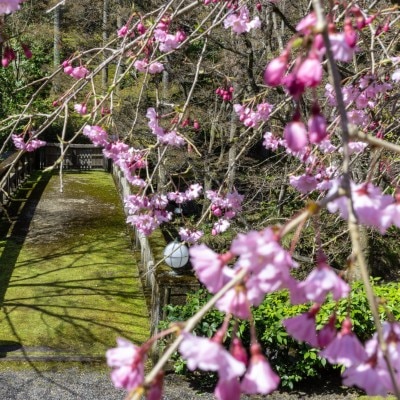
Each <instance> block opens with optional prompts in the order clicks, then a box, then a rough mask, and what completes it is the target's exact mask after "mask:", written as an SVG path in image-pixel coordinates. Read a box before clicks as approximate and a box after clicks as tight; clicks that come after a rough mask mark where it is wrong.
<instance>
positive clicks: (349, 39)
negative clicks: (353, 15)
mask: <svg viewBox="0 0 400 400" xmlns="http://www.w3.org/2000/svg"><path fill="white" fill-rule="evenodd" d="M344 39H345V41H346V43H347V44H348V45H349V47H351V48H354V47H355V46H356V44H357V32H356V31H355V30H354V28H353V25H352V23H351V21H350V20H346V21H345V25H344Z"/></svg>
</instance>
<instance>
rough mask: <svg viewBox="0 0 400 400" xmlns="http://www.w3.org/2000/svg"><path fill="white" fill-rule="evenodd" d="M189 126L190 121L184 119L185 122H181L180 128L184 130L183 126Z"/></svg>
mask: <svg viewBox="0 0 400 400" xmlns="http://www.w3.org/2000/svg"><path fill="white" fill-rule="evenodd" d="M189 124H190V119H189V118H186V119H185V120H183V121H182V123H181V126H182V128H184V127H185V126H188V125H189Z"/></svg>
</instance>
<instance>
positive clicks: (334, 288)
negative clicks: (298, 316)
mask: <svg viewBox="0 0 400 400" xmlns="http://www.w3.org/2000/svg"><path fill="white" fill-rule="evenodd" d="M299 286H300V288H302V289H303V290H304V293H305V296H306V298H307V299H308V300H310V301H313V302H316V303H323V302H324V301H325V298H326V296H327V295H328V293H332V296H333V299H334V300H336V301H337V300H339V299H341V298H344V297H347V296H348V294H349V292H350V287H349V285H348V284H347V283H346V282H344V281H343V280H342V279H341V278H339V277H338V276H337V274H336V273H335V272H334V271H333V270H332V268H331V267H330V266H329V265H328V264H326V263H325V262H324V261H322V262H318V265H317V268H315V269H314V270H313V271H312V272H311V273H310V274H309V275H308V277H307V278H306V279H305V280H304V281H303V282H301V283H300V285H299Z"/></svg>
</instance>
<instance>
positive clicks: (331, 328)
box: [317, 314, 337, 348]
mask: <svg viewBox="0 0 400 400" xmlns="http://www.w3.org/2000/svg"><path fill="white" fill-rule="evenodd" d="M335 324H336V315H335V314H332V315H331V316H330V317H329V321H328V323H327V324H326V325H325V326H324V327H323V328H322V329H321V330H319V331H318V333H317V336H318V347H321V348H324V347H326V346H328V344H329V343H331V342H332V341H333V340H334V339H335V337H336V335H337V330H336V327H335Z"/></svg>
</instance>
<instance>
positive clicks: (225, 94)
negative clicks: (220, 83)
mask: <svg viewBox="0 0 400 400" xmlns="http://www.w3.org/2000/svg"><path fill="white" fill-rule="evenodd" d="M233 91H234V89H233V86H229V87H227V88H223V87H219V88H217V89H216V90H215V94H216V95H217V96H219V97H221V99H222V101H231V100H232V98H233Z"/></svg>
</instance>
